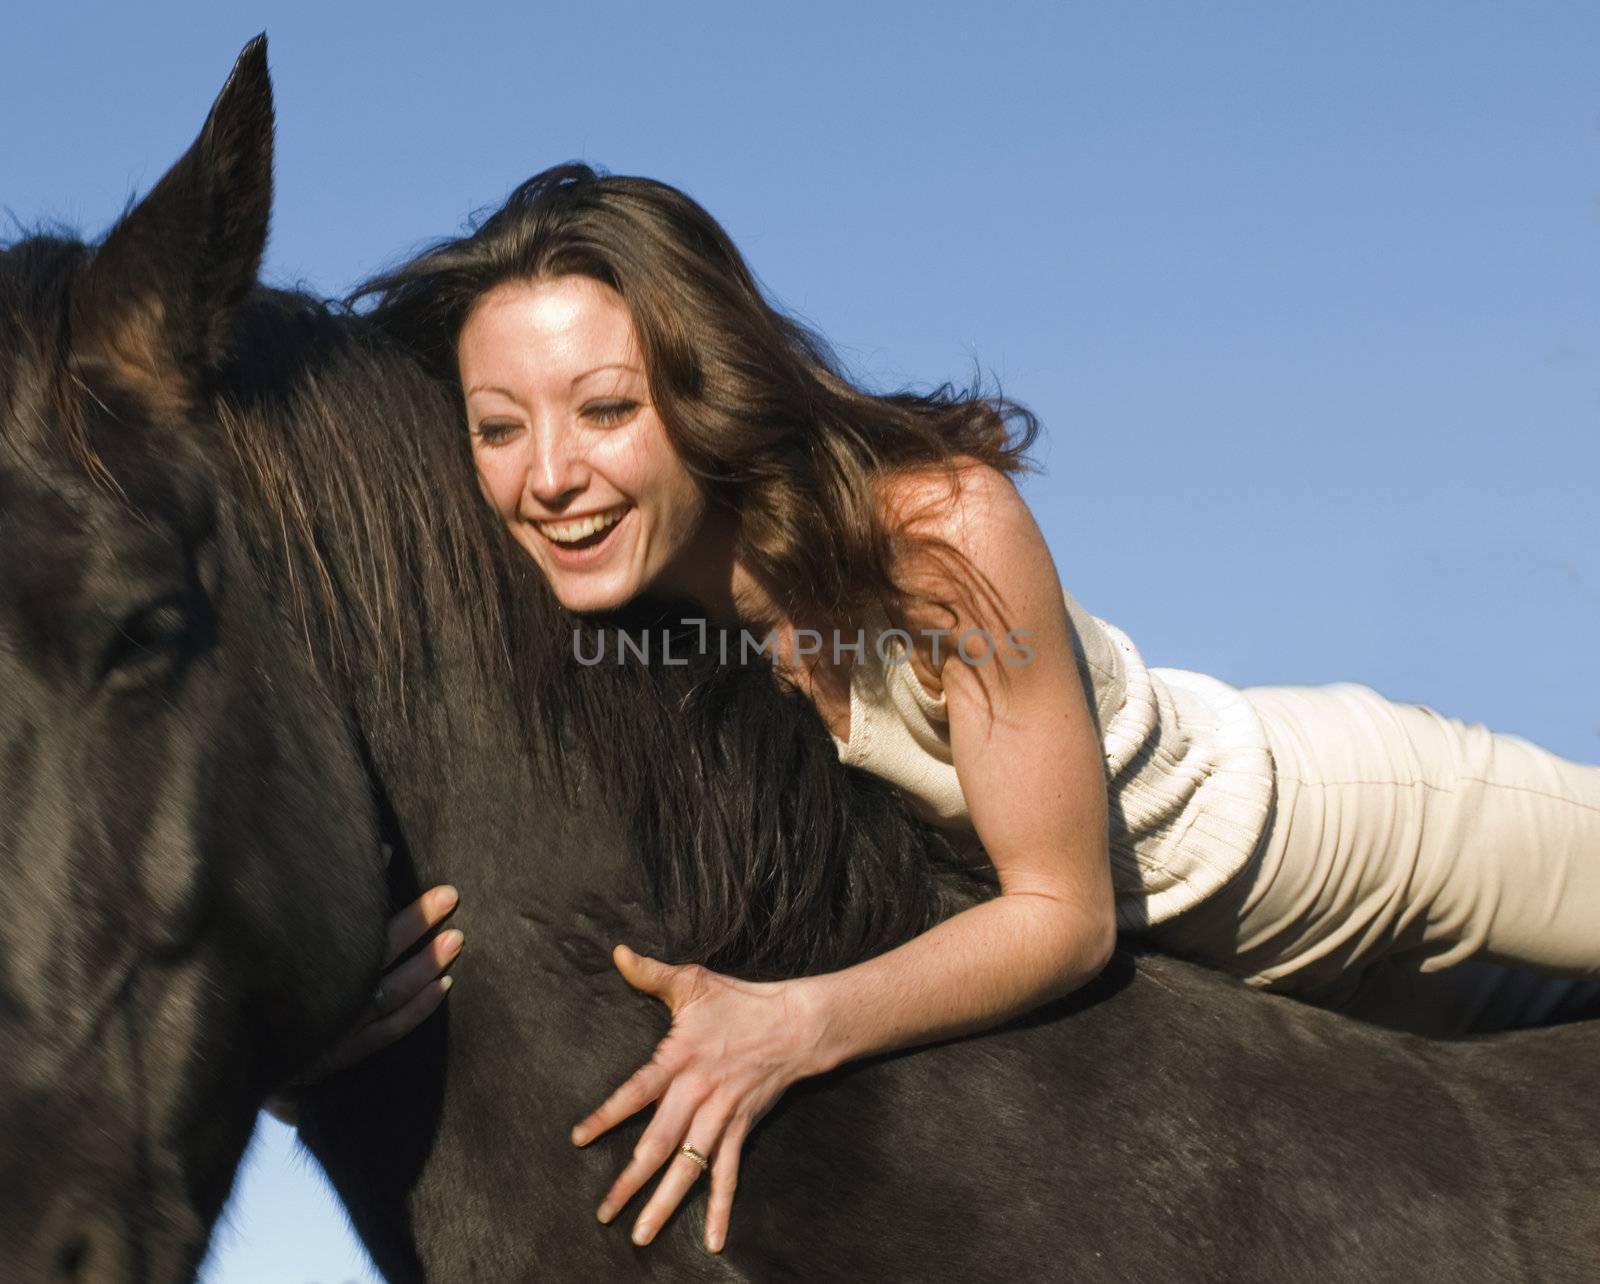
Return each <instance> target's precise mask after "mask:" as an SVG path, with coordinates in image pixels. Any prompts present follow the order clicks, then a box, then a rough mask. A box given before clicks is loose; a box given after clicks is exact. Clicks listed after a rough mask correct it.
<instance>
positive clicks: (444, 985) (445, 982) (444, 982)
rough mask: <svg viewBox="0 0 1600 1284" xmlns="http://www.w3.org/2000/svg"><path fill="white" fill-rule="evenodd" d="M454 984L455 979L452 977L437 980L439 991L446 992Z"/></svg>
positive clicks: (442, 977)
mask: <svg viewBox="0 0 1600 1284" xmlns="http://www.w3.org/2000/svg"><path fill="white" fill-rule="evenodd" d="M455 983H456V979H455V977H453V976H441V977H440V978H439V988H440V989H441V990H448V989H449V988H450V987H451V986H452V985H454V984H455Z"/></svg>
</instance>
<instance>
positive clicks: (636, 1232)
mask: <svg viewBox="0 0 1600 1284" xmlns="http://www.w3.org/2000/svg"><path fill="white" fill-rule="evenodd" d="M655 1233H656V1228H655V1227H654V1226H652V1225H650V1223H649V1222H640V1223H639V1224H638V1225H637V1226H635V1227H634V1228H633V1242H634V1243H635V1244H637V1245H639V1247H640V1248H643V1247H644V1246H645V1245H646V1244H648V1243H649V1242H650V1237H651V1236H652V1235H654V1234H655Z"/></svg>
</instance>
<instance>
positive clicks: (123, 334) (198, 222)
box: [71, 33, 273, 411]
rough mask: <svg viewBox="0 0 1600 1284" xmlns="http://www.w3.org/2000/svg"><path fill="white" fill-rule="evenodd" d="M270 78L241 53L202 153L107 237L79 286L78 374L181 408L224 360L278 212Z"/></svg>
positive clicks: (262, 48) (186, 158) (258, 41)
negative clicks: (271, 220) (270, 224)
mask: <svg viewBox="0 0 1600 1284" xmlns="http://www.w3.org/2000/svg"><path fill="white" fill-rule="evenodd" d="M272 131H273V111H272V79H271V77H270V75H269V74H268V72H267V38H266V35H265V34H264V33H263V34H262V35H259V36H257V37H256V38H255V39H254V40H252V41H251V42H250V43H249V44H247V45H246V46H245V47H244V50H243V52H241V53H240V55H239V60H238V62H236V63H235V64H234V68H233V74H232V75H230V76H229V77H228V83H227V84H225V85H224V86H223V87H222V92H221V93H220V94H218V95H217V100H216V102H215V103H213V104H212V106H211V114H210V115H209V116H207V117H206V123H205V127H204V128H203V129H201V131H200V136H199V137H198V138H196V139H195V141H194V145H193V146H192V147H190V148H189V150H188V151H187V152H185V153H184V154H183V157H182V159H180V160H179V161H178V163H177V164H176V165H174V166H173V167H172V168H171V169H170V170H168V171H167V172H166V174H165V175H164V176H163V177H162V179H161V181H160V182H159V183H157V184H156V185H155V187H153V188H152V189H151V190H150V193H149V195H148V196H146V197H145V198H144V200H142V201H141V202H139V204H138V205H137V206H135V207H134V208H133V209H132V210H131V211H130V212H129V213H128V214H127V215H126V216H124V217H123V219H122V220H121V221H120V222H118V224H117V225H116V226H115V227H114V228H112V229H111V232H110V234H109V235H108V236H107V237H106V239H105V243H104V244H103V245H102V246H101V247H100V249H99V250H98V251H97V252H96V253H95V256H94V258H93V259H92V260H91V262H90V263H89V265H88V267H87V268H86V270H85V272H84V274H83V276H82V277H81V278H80V279H79V281H78V283H77V285H76V287H75V288H74V292H73V298H72V314H71V315H72V340H71V342H72V353H73V357H74V359H75V361H76V363H77V365H78V367H79V369H80V370H82V371H84V372H85V373H86V374H88V375H90V376H91V377H98V378H103V379H107V380H109V381H110V382H111V383H112V385H113V386H115V387H117V388H119V389H121V390H124V391H127V392H129V393H132V394H134V395H135V396H137V397H139V398H140V399H141V400H143V401H144V402H145V403H146V404H147V405H149V406H151V408H152V409H158V410H167V411H182V410H185V409H188V408H191V407H193V406H194V405H195V404H196V403H197V401H198V399H199V397H200V396H201V395H202V389H203V385H204V381H205V376H206V374H207V372H208V371H210V370H212V369H214V368H215V367H216V366H217V364H218V363H219V362H220V361H221V359H222V357H223V355H224V353H225V352H226V351H227V347H228V342H229V339H230V337H231V332H232V325H233V320H234V316H235V313H236V312H237V310H238V307H239V305H240V304H241V303H242V302H243V301H244V298H245V296H246V295H247V294H248V293H249V291H250V289H251V287H252V286H253V285H254V284H255V280H256V273H257V272H258V271H259V270H260V267H261V256H262V253H263V252H264V251H265V249H266V244H267V223H268V220H269V218H270V216H271V211H272Z"/></svg>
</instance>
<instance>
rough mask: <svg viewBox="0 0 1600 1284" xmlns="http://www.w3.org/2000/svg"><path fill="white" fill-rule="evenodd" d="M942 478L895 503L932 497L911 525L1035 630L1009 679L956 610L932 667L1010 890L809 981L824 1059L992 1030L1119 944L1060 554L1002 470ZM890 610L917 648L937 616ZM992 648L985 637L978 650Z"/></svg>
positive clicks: (1102, 810) (1100, 775) (1102, 793)
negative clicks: (947, 493) (984, 654)
mask: <svg viewBox="0 0 1600 1284" xmlns="http://www.w3.org/2000/svg"><path fill="white" fill-rule="evenodd" d="M944 489H945V488H944V483H943V482H942V481H936V482H932V483H929V482H927V481H920V480H912V481H910V482H905V483H902V484H901V486H900V487H899V488H898V489H897V491H896V493H895V494H894V495H893V496H892V497H891V501H890V502H891V504H892V505H893V507H892V509H891V512H894V513H902V514H903V513H905V512H906V511H907V510H908V509H915V508H924V507H926V508H929V510H930V511H929V512H928V513H927V514H926V515H925V516H924V517H922V518H921V519H920V520H918V519H915V518H913V519H911V521H912V528H913V529H914V530H916V531H917V532H918V533H927V534H934V535H937V536H940V537H942V538H944V539H945V540H947V541H948V542H949V543H950V544H951V545H952V546H953V547H954V548H956V549H958V550H959V551H960V552H962V553H963V554H965V556H966V557H967V558H968V559H969V561H970V562H971V564H972V566H973V567H975V568H976V569H977V570H979V571H981V572H982V573H983V574H984V575H986V576H987V577H988V578H989V580H990V581H991V583H992V584H993V586H994V588H995V591H996V593H997V594H998V596H999V599H1000V606H1001V609H1002V611H1003V612H1004V614H1005V617H1006V623H1007V624H1008V625H1009V627H1011V628H1013V629H1018V630H1027V633H1026V634H1025V640H1026V643H1027V645H1028V646H1029V647H1030V648H1031V649H1032V652H1033V655H1032V658H1031V660H1030V662H1029V663H1027V664H1013V665H1010V666H1006V667H1005V674H1004V679H1005V680H1004V681H1001V680H999V678H998V675H997V672H996V670H997V669H998V668H1000V667H1001V665H1002V664H1003V661H1004V659H1005V658H1006V657H1007V656H1010V657H1011V658H1013V659H1015V658H1017V654H1016V649H1015V648H1011V647H1008V646H1006V645H1005V641H1004V639H1003V638H999V639H997V643H998V646H997V650H998V651H999V656H1000V658H999V659H992V660H990V662H989V663H988V664H986V665H978V664H970V663H967V662H966V661H964V660H963V658H962V657H961V656H960V654H959V653H958V652H957V651H956V640H957V639H958V638H959V637H960V635H961V633H962V631H963V630H965V629H969V628H976V627H978V624H977V623H976V621H974V620H972V619H967V618H958V619H957V621H956V623H955V624H954V626H953V628H952V630H951V633H950V635H949V636H948V637H946V638H942V639H941V641H942V642H943V646H942V647H941V651H940V655H939V657H938V663H937V664H936V665H935V664H927V667H928V668H931V669H936V671H937V673H938V676H939V681H940V684H941V685H942V686H943V689H944V694H945V708H946V711H947V714H948V716H949V720H950V749H951V756H952V758H953V760H954V763H955V768H956V775H957V777H958V779H959V780H960V782H961V788H962V792H963V794H965V796H966V798H967V803H968V807H969V809H970V811H971V818H972V825H973V828H974V830H975V831H976V833H977V836H978V838H979V839H980V840H981V841H982V843H983V846H984V849H985V850H986V851H987V852H988V854H989V857H990V859H991V860H993V862H994V865H995V869H996V872H997V873H998V875H999V879H1000V887H1001V895H1000V896H999V897H997V898H996V899H994V900H992V901H988V902H985V903H983V904H980V905H976V906H973V907H972V908H970V909H968V910H964V911H963V912H961V913H960V914H957V915H955V916H954V917H952V918H950V919H948V920H946V921H945V922H943V923H940V924H939V925H937V926H936V927H934V928H932V929H931V930H929V931H927V932H925V933H923V934H922V935H921V936H919V937H917V938H916V939H914V940H912V941H908V942H906V943H905V944H904V945H901V946H899V947H898V948H897V949H894V950H891V951H889V952H888V953H886V954H883V955H880V956H879V957H877V958H874V959H870V960H868V961H867V962H865V963H861V964H859V965H857V966H855V967H852V968H848V969H846V970H844V971H841V972H834V973H831V974H828V975H825V976H818V977H810V978H806V979H805V980H804V981H803V982H802V983H801V990H802V997H803V998H804V999H805V1001H806V1007H807V1008H809V1009H811V1010H812V1011H814V1012H815V1013H816V1016H815V1017H814V1018H813V1019H814V1020H815V1022H816V1029H817V1033H818V1042H817V1056H818V1061H819V1064H820V1065H821V1066H822V1067H823V1068H829V1067H831V1066H834V1065H838V1064H840V1063H841V1062H844V1061H849V1060H852V1059H854V1058H856V1057H861V1056H866V1055H869V1054H871V1053H875V1052H883V1051H887V1050H889V1049H892V1048H899V1047H905V1046H908V1045H911V1044H916V1043H924V1042H928V1041H930V1040H933V1039H938V1038H942V1037H946V1036H950V1035H957V1034H963V1033H968V1032H971V1031H974V1030H981V1029H987V1028H988V1027H990V1026H993V1025H996V1024H998V1023H999V1022H1001V1021H1003V1020H1005V1019H1007V1018H1009V1017H1012V1016H1016V1015H1018V1014H1020V1013H1022V1012H1026V1011H1028V1010H1030V1009H1032V1008H1034V1007H1036V1006H1038V1005H1039V1004H1040V1003H1043V1002H1046V1001H1048V1000H1049V999H1052V998H1056V997H1059V996H1060V995H1063V994H1067V993H1070V992H1071V991H1072V990H1075V989H1077V988H1078V987H1079V986H1081V985H1083V984H1085V983H1087V982H1088V981H1090V980H1092V979H1093V978H1094V976H1095V975H1096V974H1097V973H1098V972H1099V971H1100V969H1101V968H1102V967H1104V966H1105V964H1106V961H1107V960H1108V959H1109V958H1110V956H1111V952H1112V949H1113V948H1114V946H1115V944H1116V920H1115V914H1114V909H1113V898H1112V889H1111V865H1110V845H1109V844H1110V840H1109V835H1108V830H1107V812H1108V806H1107V797H1106V781H1105V762H1104V757H1103V752H1102V747H1101V744H1100V738H1099V735H1098V734H1097V732H1096V730H1095V725H1094V721H1093V718H1092V716H1091V714H1090V704H1089V701H1090V698H1091V697H1090V695H1089V693H1086V692H1085V691H1084V688H1083V681H1082V679H1081V678H1080V677H1079V674H1078V670H1077V664H1076V660H1075V658H1074V651H1073V645H1072V633H1071V624H1070V622H1069V621H1068V617H1067V610H1066V605H1065V603H1064V602H1063V600H1062V593H1061V581H1060V577H1059V575H1058V574H1057V572H1056V567H1055V563H1054V561H1053V560H1052V558H1051V556H1050V552H1049V549H1048V547H1047V546H1046V544H1045V541H1044V536H1043V534H1042V533H1041V532H1040V530H1039V527H1038V524H1037V523H1036V522H1035V520H1034V518H1033V514H1032V513H1031V512H1029V510H1028V507H1027V505H1026V504H1025V503H1024V502H1023V499H1022V497H1021V495H1020V494H1018V492H1017V490H1016V488H1015V486H1013V485H1012V483H1011V481H1010V480H1009V479H1008V478H1007V477H1005V476H1004V474H1002V473H999V472H997V471H995V470H993V469H990V468H985V467H982V466H975V467H970V468H967V469H965V470H964V471H963V474H962V482H961V490H960V493H959V497H958V502H957V503H956V504H955V505H954V506H939V507H932V506H931V505H932V504H933V501H935V500H936V499H937V498H938V497H939V496H940V495H941V494H942V493H943V492H944ZM902 520H904V518H902ZM959 609H960V608H958V614H959ZM894 622H895V623H898V624H900V625H901V627H904V628H906V629H907V631H908V632H910V633H911V635H912V637H913V638H914V639H916V641H917V643H918V645H919V648H921V647H923V646H924V645H925V644H924V637H925V635H924V634H923V633H921V632H920V630H922V629H929V630H931V629H935V628H938V627H939V626H940V625H939V622H937V621H936V620H935V618H934V617H933V616H931V615H928V614H921V615H918V616H915V617H912V618H906V619H900V620H896V621H894ZM942 622H943V624H944V625H949V624H950V621H949V619H948V617H947V616H946V617H943V619H942ZM990 631H991V633H992V632H993V631H994V630H993V629H992V628H991V630H990ZM930 649H931V648H930ZM982 649H983V647H982V645H981V642H980V640H979V639H976V638H974V639H973V642H972V645H971V646H970V647H969V652H970V653H971V654H973V655H974V656H975V657H976V655H977V653H978V652H979V651H980V650H982ZM923 659H924V660H925V662H926V661H928V660H930V659H931V657H930V656H924V657H923ZM985 694H987V696H988V702H987V703H986V702H985Z"/></svg>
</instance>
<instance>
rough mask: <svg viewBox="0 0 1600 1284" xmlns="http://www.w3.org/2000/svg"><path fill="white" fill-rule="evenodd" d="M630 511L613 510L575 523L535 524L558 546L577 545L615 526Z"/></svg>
mask: <svg viewBox="0 0 1600 1284" xmlns="http://www.w3.org/2000/svg"><path fill="white" fill-rule="evenodd" d="M627 513H628V509H627V506H626V505H624V506H623V507H621V508H613V509H612V510H611V511H610V512H609V513H596V514H594V515H593V516H592V517H580V518H579V519H578V520H577V521H575V522H535V523H534V525H535V526H537V527H538V528H539V530H540V532H541V533H543V534H544V535H545V536H546V537H547V538H549V539H553V540H554V541H555V542H556V543H557V544H575V543H577V542H578V541H579V540H580V539H585V538H587V537H588V536H590V535H593V534H594V533H595V532H596V531H603V530H605V528H606V527H607V526H615V525H616V524H617V523H618V522H620V521H621V520H622V519H623V518H624V517H625V516H627Z"/></svg>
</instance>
